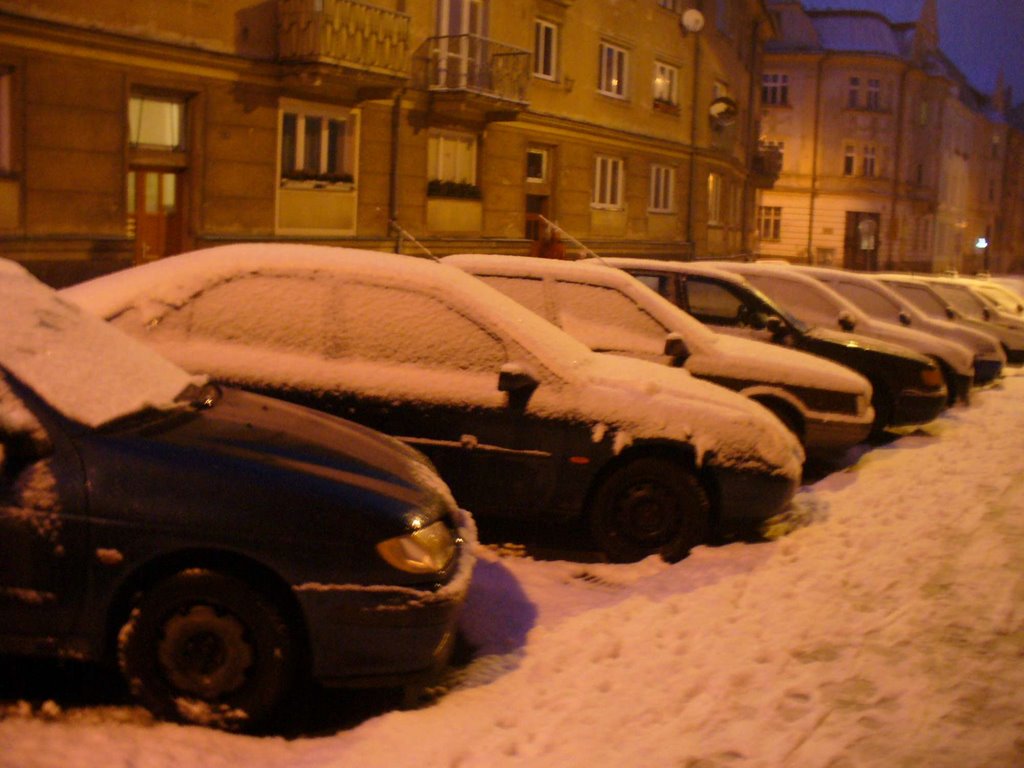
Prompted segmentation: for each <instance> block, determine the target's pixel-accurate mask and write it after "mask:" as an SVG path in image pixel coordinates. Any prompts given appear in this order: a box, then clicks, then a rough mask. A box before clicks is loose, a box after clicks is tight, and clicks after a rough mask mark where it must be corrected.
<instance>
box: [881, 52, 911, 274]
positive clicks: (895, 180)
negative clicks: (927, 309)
mask: <svg viewBox="0 0 1024 768" xmlns="http://www.w3.org/2000/svg"><path fill="white" fill-rule="evenodd" d="M909 72H910V67H907V66H906V65H904V68H903V72H901V73H900V95H899V100H898V101H897V106H896V151H895V152H894V153H893V154H894V155H895V157H894V159H893V164H894V167H893V171H892V200H891V201H890V205H889V253H888V254H887V256H886V260H885V261H886V269H894V268H895V262H894V260H893V257H894V256H895V254H896V235H897V231H896V230H897V227H896V201H897V200H898V199H899V194H900V166H901V165H902V163H903V121H904V114H903V110H904V109H905V108H906V100H905V99H904V95H905V94H906V90H907V74H908V73H909Z"/></svg>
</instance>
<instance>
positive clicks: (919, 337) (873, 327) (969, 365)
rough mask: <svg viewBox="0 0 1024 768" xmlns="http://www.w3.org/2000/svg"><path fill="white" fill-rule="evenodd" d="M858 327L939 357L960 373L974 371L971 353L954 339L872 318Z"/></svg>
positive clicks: (964, 373)
mask: <svg viewBox="0 0 1024 768" xmlns="http://www.w3.org/2000/svg"><path fill="white" fill-rule="evenodd" d="M859 327H861V330H862V332H863V333H864V334H866V335H868V336H875V335H877V336H878V337H879V338H880V339H883V340H885V341H891V342H893V343H894V344H903V345H906V346H908V347H910V348H911V349H913V350H915V351H917V352H921V353H923V354H925V355H934V356H935V357H940V358H942V359H943V360H944V361H945V362H946V363H947V364H949V366H950V367H951V368H952V369H953V370H954V371H956V372H957V373H959V374H961V375H973V373H974V355H973V353H972V352H971V350H969V349H968V348H967V347H965V346H964V345H963V344H960V343H958V342H956V341H951V340H947V339H943V338H940V337H939V336H936V335H935V334H932V333H928V332H926V331H917V330H914V329H913V328H904V327H903V326H900V325H893V324H891V323H883V322H881V321H878V320H874V319H872V318H866V319H865V321H863V322H862V323H861V324H859Z"/></svg>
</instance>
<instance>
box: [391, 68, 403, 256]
mask: <svg viewBox="0 0 1024 768" xmlns="http://www.w3.org/2000/svg"><path fill="white" fill-rule="evenodd" d="M404 94H405V89H404V88H402V89H400V90H399V91H398V92H397V93H396V94H395V98H394V101H393V102H392V104H391V158H390V162H391V167H390V169H389V170H388V229H389V230H393V234H394V236H395V253H401V252H402V230H401V228H400V227H395V226H393V224H392V222H394V223H398V136H399V132H400V130H401V127H402V96H403V95H404Z"/></svg>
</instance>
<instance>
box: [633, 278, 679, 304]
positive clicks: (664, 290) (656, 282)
mask: <svg viewBox="0 0 1024 768" xmlns="http://www.w3.org/2000/svg"><path fill="white" fill-rule="evenodd" d="M631 274H632V275H633V277H635V278H636V279H637V280H639V281H640V282H641V283H643V284H644V285H646V286H647V287H648V288H650V289H651V290H652V291H657V292H658V293H660V294H661V295H662V296H664V297H665V298H666V299H669V300H671V299H672V292H671V290H670V289H669V285H670V281H669V277H668V275H653V274H650V273H646V272H634V273H631Z"/></svg>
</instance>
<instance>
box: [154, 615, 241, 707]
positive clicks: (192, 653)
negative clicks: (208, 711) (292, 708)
mask: <svg viewBox="0 0 1024 768" xmlns="http://www.w3.org/2000/svg"><path fill="white" fill-rule="evenodd" d="M157 656H158V659H159V661H160V667H161V669H162V670H163V672H164V675H166V677H167V680H168V682H170V683H171V685H173V686H174V687H175V688H177V689H179V690H181V691H183V692H185V693H190V694H194V695H197V696H201V697H202V698H204V699H213V698H216V697H218V696H223V695H225V694H229V693H231V692H232V691H235V690H238V689H239V688H240V687H241V686H242V685H243V684H244V683H245V679H246V672H247V670H248V669H249V667H250V666H252V662H253V649H252V645H251V644H250V642H249V641H248V639H247V638H246V634H245V627H244V626H243V625H242V623H241V622H240V621H239V620H238V619H237V618H235V617H234V616H232V615H231V614H229V613H219V612H217V611H216V610H215V609H214V608H213V607H212V606H209V605H193V606H191V607H189V608H188V609H187V610H184V611H182V612H180V613H177V614H174V615H173V616H171V617H169V618H168V619H167V621H166V623H165V624H164V633H163V637H162V638H161V640H160V643H159V647H158V648H157Z"/></svg>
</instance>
